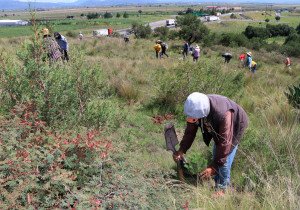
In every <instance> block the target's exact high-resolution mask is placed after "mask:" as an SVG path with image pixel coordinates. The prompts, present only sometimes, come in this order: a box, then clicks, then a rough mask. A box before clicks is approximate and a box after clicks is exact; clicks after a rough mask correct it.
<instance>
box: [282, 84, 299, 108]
mask: <svg viewBox="0 0 300 210" xmlns="http://www.w3.org/2000/svg"><path fill="white" fill-rule="evenodd" d="M285 95H286V97H287V98H288V100H289V103H290V104H291V105H292V106H293V107H294V108H296V109H300V84H298V86H297V85H294V86H291V87H289V90H288V92H286V93H285Z"/></svg>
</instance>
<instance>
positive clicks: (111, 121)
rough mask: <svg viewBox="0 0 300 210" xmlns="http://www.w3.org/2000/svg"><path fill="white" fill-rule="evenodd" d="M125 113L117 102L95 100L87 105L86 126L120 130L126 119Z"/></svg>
mask: <svg viewBox="0 0 300 210" xmlns="http://www.w3.org/2000/svg"><path fill="white" fill-rule="evenodd" d="M123 113H124V112H122V111H121V110H120V108H119V107H118V102H117V101H116V100H107V99H94V100H92V101H90V102H88V104H87V108H86V110H85V113H84V116H85V119H84V120H85V123H84V124H85V125H86V126H88V127H96V128H97V127H102V126H107V127H111V128H118V127H119V125H120V123H121V121H122V118H123V117H124V114H123Z"/></svg>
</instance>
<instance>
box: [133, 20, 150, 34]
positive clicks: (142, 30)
mask: <svg viewBox="0 0 300 210" xmlns="http://www.w3.org/2000/svg"><path fill="white" fill-rule="evenodd" d="M132 31H133V33H134V35H135V37H136V38H148V37H150V36H151V34H152V29H151V27H150V26H149V25H146V26H144V25H143V24H139V23H137V22H135V23H133V24H132Z"/></svg>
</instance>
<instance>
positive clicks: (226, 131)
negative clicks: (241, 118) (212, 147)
mask: <svg viewBox="0 0 300 210" xmlns="http://www.w3.org/2000/svg"><path fill="white" fill-rule="evenodd" d="M232 138H233V112H232V111H227V112H226V113H225V117H224V120H223V122H222V123H221V124H220V128H219V135H218V139H216V140H215V143H216V156H215V159H214V163H213V165H214V167H216V168H218V167H219V166H223V165H224V163H225V162H226V158H227V156H228V155H229V153H230V150H231V145H232Z"/></svg>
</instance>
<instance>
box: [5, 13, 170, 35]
mask: <svg viewBox="0 0 300 210" xmlns="http://www.w3.org/2000/svg"><path fill="white" fill-rule="evenodd" d="M168 18H170V15H141V17H137V15H131V16H129V18H115V17H114V18H108V19H104V18H101V19H92V20H86V19H83V20H82V19H75V20H51V21H42V22H41V25H44V26H45V25H49V26H51V27H52V28H53V31H60V32H62V33H66V32H68V31H73V32H79V31H82V32H83V33H85V34H87V35H88V36H91V35H92V31H93V30H96V29H99V28H108V27H111V28H113V29H114V30H117V29H125V28H130V27H131V24H132V23H133V22H139V23H143V24H147V23H150V22H153V21H158V20H163V19H168ZM0 29H1V34H0V38H5V37H12V36H13V37H18V36H28V35H30V34H32V29H31V26H17V27H1V28H0Z"/></svg>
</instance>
